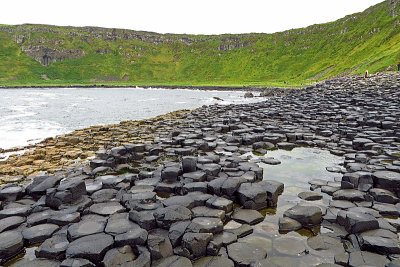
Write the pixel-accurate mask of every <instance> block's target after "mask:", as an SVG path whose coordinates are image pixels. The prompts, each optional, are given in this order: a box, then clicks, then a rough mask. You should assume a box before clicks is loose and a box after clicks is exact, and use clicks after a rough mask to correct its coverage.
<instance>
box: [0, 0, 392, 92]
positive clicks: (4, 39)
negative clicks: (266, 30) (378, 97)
mask: <svg viewBox="0 0 400 267" xmlns="http://www.w3.org/2000/svg"><path fill="white" fill-rule="evenodd" d="M392 8H393V6H392V5H391V4H390V1H385V2H382V3H380V4H378V5H376V6H373V7H371V8H369V9H367V10H366V11H364V12H362V13H357V14H353V15H349V16H347V17H345V18H343V19H340V20H337V21H335V22H331V23H325V24H319V25H313V26H310V27H307V28H302V29H294V30H289V31H285V32H279V33H274V34H257V33H253V34H240V35H239V34H224V35H215V36H212V35H184V34H176V35H174V34H157V33H149V32H135V31H129V30H122V29H102V28H77V27H57V26H50V25H0V85H2V86H33V85H42V86H63V85H93V84H105V85H154V86H156V85H177V86H232V87H241V86H260V87H301V86H302V85H308V84H312V83H314V82H316V81H320V80H323V79H326V78H330V77H335V76H337V75H343V74H355V75H358V74H362V73H364V71H365V70H366V69H368V70H369V72H370V73H374V72H378V71H384V70H390V69H392V70H395V69H397V67H396V65H397V62H398V61H399V60H400V47H399V45H398V44H399V43H400V26H399V25H400V18H399V16H397V17H391V16H390V12H389V11H390V9H392ZM397 9H398V7H397ZM398 11H399V10H397V12H396V13H397V14H398V13H399V12H398ZM16 36H24V37H25V41H24V42H23V43H16V42H15V37H16ZM39 45H40V46H45V47H48V48H50V49H56V50H62V49H64V50H77V49H79V50H81V51H84V53H85V56H84V57H82V58H79V59H66V60H62V61H57V62H54V63H51V64H50V65H48V66H42V65H41V64H40V63H38V62H37V61H35V60H33V59H32V58H30V57H28V56H27V55H26V54H25V53H24V52H23V51H22V48H23V47H27V46H39ZM104 52H105V53H104ZM42 75H46V76H47V77H48V78H50V80H45V79H43V78H42ZM125 75H127V77H128V79H127V80H122V78H123V77H124V76H125ZM93 79H97V80H100V81H99V82H93ZM105 80H109V82H105Z"/></svg>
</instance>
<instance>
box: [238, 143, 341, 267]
mask: <svg viewBox="0 0 400 267" xmlns="http://www.w3.org/2000/svg"><path fill="white" fill-rule="evenodd" d="M265 157H274V158H275V159H278V160H280V161H281V162H282V163H281V164H280V165H267V164H264V163H259V165H260V167H262V168H263V169H264V179H266V180H276V181H279V182H282V183H284V184H285V189H284V192H283V194H282V195H280V196H279V198H278V205H277V207H276V208H269V209H265V210H262V211H261V213H262V214H263V216H265V219H264V222H262V223H259V224H257V225H255V226H254V227H253V229H254V232H253V234H251V235H250V236H248V237H245V238H243V240H248V241H249V242H254V240H255V239H254V238H255V237H257V240H256V241H255V242H256V243H260V242H264V244H266V246H265V248H267V249H268V258H269V259H270V260H271V261H272V262H274V263H275V264H277V265H278V266H315V265H318V264H320V263H324V262H333V256H334V255H333V254H330V253H320V252H316V251H314V250H310V248H309V247H308V245H307V239H308V238H309V237H312V236H315V235H317V234H319V233H321V234H323V233H329V232H332V230H330V229H328V228H325V227H323V226H316V227H314V228H311V229H304V228H303V229H301V230H299V231H296V232H289V233H281V232H279V225H278V222H279V218H281V217H283V213H284V212H285V211H286V210H287V209H289V208H291V207H293V206H294V205H296V204H298V203H300V202H308V201H304V200H301V199H300V198H299V197H298V196H297V195H298V193H300V192H303V191H310V184H309V183H308V182H309V181H311V180H313V179H324V180H327V181H335V178H336V179H337V178H340V177H341V174H338V173H331V172H328V171H327V170H326V167H329V166H332V167H334V166H335V167H337V166H339V165H340V164H342V163H343V158H341V157H338V156H335V155H332V154H330V153H329V152H328V151H324V150H320V149H314V148H294V149H293V150H292V151H286V150H275V151H268V153H267V154H266V155H265ZM316 192H318V193H320V194H321V195H323V199H321V200H318V201H312V202H308V203H310V204H312V205H317V206H322V207H326V206H327V205H328V204H329V200H330V199H331V197H330V196H329V195H327V194H324V193H321V192H320V191H316ZM267 244H268V245H267ZM289 244H290V245H289Z"/></svg>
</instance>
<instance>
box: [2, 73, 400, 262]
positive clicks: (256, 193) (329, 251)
mask: <svg viewBox="0 0 400 267" xmlns="http://www.w3.org/2000/svg"><path fill="white" fill-rule="evenodd" d="M399 119H400V75H399V74H398V73H388V74H379V75H373V76H371V77H370V78H368V79H364V78H361V77H359V78H357V77H344V78H339V79H335V80H330V81H326V82H324V83H321V84H318V85H316V86H313V87H309V88H307V89H305V90H293V91H290V92H287V93H285V94H284V95H283V96H276V97H270V98H269V99H268V100H266V101H264V102H260V103H253V104H250V105H248V104H242V105H228V106H220V105H212V106H204V107H201V108H199V109H196V110H193V111H180V112H174V113H171V114H167V115H165V116H160V117H157V118H154V119H151V120H144V121H138V122H121V124H119V125H110V126H99V127H92V128H89V129H85V130H79V131H76V132H74V133H72V134H70V135H65V136H61V137H57V138H50V139H48V140H45V141H44V142H42V143H41V144H39V145H38V146H37V147H36V149H35V150H34V151H30V152H28V153H25V154H24V155H22V156H15V157H11V158H10V159H9V160H7V161H5V162H4V163H2V165H0V172H1V173H2V175H3V176H4V177H3V179H2V180H3V182H4V183H6V184H5V185H3V186H1V188H0V199H1V200H2V201H1V203H0V207H1V209H0V264H10V262H8V263H6V261H7V259H12V258H13V257H15V256H16V255H18V254H19V253H21V252H22V251H23V250H24V249H25V248H26V247H28V246H32V245H35V244H37V246H38V248H37V249H36V251H35V254H36V256H37V259H34V260H31V261H24V260H22V261H17V262H16V263H15V264H13V265H12V266H39V265H40V266H96V265H97V266H117V265H126V266H128V265H129V266H132V265H133V266H293V265H299V266H400V256H399V255H400V241H399V238H398V232H399V230H400V220H399V219H398V217H399V215H400V203H399V197H400V121H399ZM297 146H304V147H317V148H321V149H324V150H328V151H330V152H331V153H332V154H334V155H339V156H342V157H343V158H344V164H343V166H342V168H329V171H331V172H337V173H339V174H341V178H340V179H338V180H336V181H335V182H328V181H327V180H324V179H323V177H321V179H317V180H313V181H311V182H310V190H311V191H309V192H302V193H301V194H299V197H298V203H297V204H296V205H293V206H291V207H288V209H287V210H286V211H285V212H284V213H283V216H282V217H281V218H280V219H279V222H278V224H277V225H274V224H272V223H268V222H267V220H266V219H264V217H265V211H266V210H268V209H273V208H274V207H275V206H276V205H277V202H278V201H279V196H280V194H282V192H283V191H284V186H285V185H284V184H283V183H281V182H280V181H274V180H268V179H265V178H264V177H263V169H262V168H260V167H259V165H258V163H260V162H261V160H263V162H265V163H267V164H279V162H276V161H274V160H273V159H270V158H267V156H268V150H271V149H292V148H294V147H297ZM76 149H79V150H80V151H78V150H76ZM93 151H96V153H94V152H93ZM252 153H256V154H257V155H263V154H266V157H265V158H264V159H260V158H258V159H254V158H252V157H250V156H249V154H250V155H251V154H252ZM35 161H36V162H35ZM35 166H39V167H35ZM32 168H34V171H33V172H32V170H31V169H32ZM45 170H48V173H39V172H40V171H45ZM34 174H36V175H34ZM25 177H26V178H25ZM314 190H316V191H317V190H320V191H322V192H324V193H326V194H328V195H329V196H330V199H325V201H322V202H316V200H318V199H320V198H321V197H322V195H321V194H319V193H316V192H313V191H314ZM318 228H321V229H322V228H324V229H329V231H328V230H325V231H319V232H318V231H315V229H318ZM302 229H309V230H311V232H312V233H315V234H313V235H312V236H310V237H309V238H306V240H304V239H300V238H299V237H298V235H299V234H298V232H301V231H302ZM296 231H297V232H296ZM253 232H257V233H263V234H264V236H262V237H261V236H251V234H252V233H253ZM287 232H289V233H288V234H286V235H282V236H280V237H279V238H277V239H274V240H273V241H271V240H272V239H270V238H269V236H270V235H275V236H279V235H280V234H283V233H287ZM248 237H251V238H248Z"/></svg>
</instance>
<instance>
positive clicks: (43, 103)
mask: <svg viewBox="0 0 400 267" xmlns="http://www.w3.org/2000/svg"><path fill="white" fill-rule="evenodd" d="M243 96H244V92H243V91H202V90H186V89H174V90H168V89H143V88H48V89H46V88H40V89H37V88H26V89H1V90H0V148H2V149H9V148H12V147H20V146H26V145H30V144H34V143H37V142H39V141H41V140H43V139H45V138H47V137H53V136H56V135H60V134H65V133H68V132H71V131H73V130H76V129H82V128H86V127H90V126H93V125H104V124H114V123H119V122H120V121H126V120H140V119H148V118H152V117H155V116H158V115H161V114H165V113H168V112H172V111H175V110H181V109H195V108H198V107H200V106H202V105H211V104H216V103H218V104H239V103H251V102H256V101H260V100H262V98H253V99H250V98H244V97H243ZM214 97H216V98H221V99H223V101H220V100H217V99H215V98H214Z"/></svg>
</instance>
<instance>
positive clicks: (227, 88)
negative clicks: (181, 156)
mask: <svg viewBox="0 0 400 267" xmlns="http://www.w3.org/2000/svg"><path fill="white" fill-rule="evenodd" d="M27 88H36V89H45V88H144V89H152V88H157V89H171V90H172V89H189V90H202V91H248V92H262V93H265V94H268V95H269V94H272V95H274V94H278V93H282V92H285V91H287V90H290V89H293V88H289V87H288V88H280V87H262V86H235V87H233V86H188V85H182V86H178V85H111V84H92V85H65V86H61V85H27V86H1V85H0V89H27Z"/></svg>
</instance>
